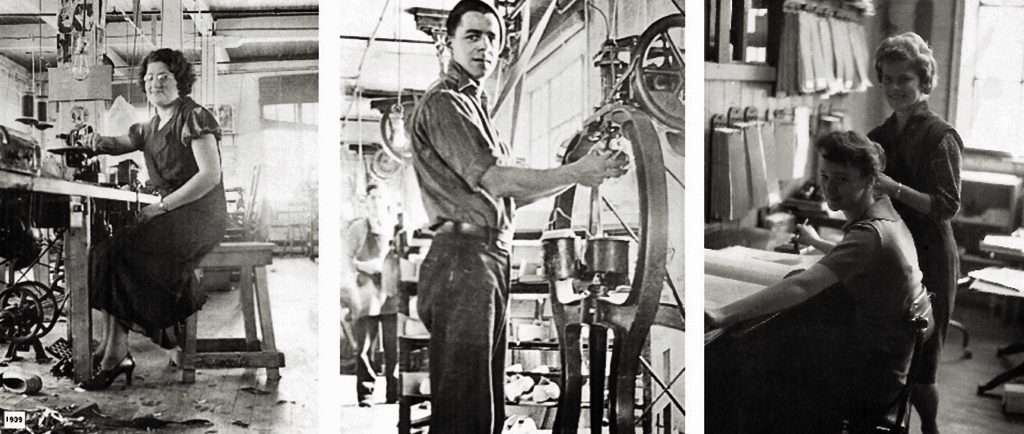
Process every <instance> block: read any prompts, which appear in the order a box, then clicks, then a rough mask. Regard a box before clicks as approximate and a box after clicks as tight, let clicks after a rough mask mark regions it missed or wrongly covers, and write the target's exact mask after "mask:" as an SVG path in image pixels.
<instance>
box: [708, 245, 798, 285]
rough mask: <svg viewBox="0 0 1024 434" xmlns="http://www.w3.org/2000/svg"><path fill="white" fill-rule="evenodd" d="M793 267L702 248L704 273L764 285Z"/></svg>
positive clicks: (781, 276) (783, 275) (784, 274)
mask: <svg viewBox="0 0 1024 434" xmlns="http://www.w3.org/2000/svg"><path fill="white" fill-rule="evenodd" d="M795 268H796V267H792V266H789V265H783V264H779V263H776V262H771V261H762V260H758V259H753V258H750V257H746V256H745V255H743V254H738V253H735V252H732V253H730V252H723V251H720V250H711V249H704V274H705V275H713V276H718V277H725V278H728V279H733V280H739V281H742V282H749V283H756V284H758V285H762V286H765V285H771V284H773V283H775V282H778V281H780V280H782V279H783V278H785V277H786V275H787V274H789V272H790V271H792V270H794V269H795ZM705 277H707V276H705Z"/></svg>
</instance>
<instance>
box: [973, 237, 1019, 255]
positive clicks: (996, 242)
mask: <svg viewBox="0 0 1024 434" xmlns="http://www.w3.org/2000/svg"><path fill="white" fill-rule="evenodd" d="M981 248H982V249H983V250H987V251H990V252H996V253H1005V254H1008V255H1016V256H1024V238H1022V237H1012V236H1007V235H985V239H984V240H982V241H981Z"/></svg>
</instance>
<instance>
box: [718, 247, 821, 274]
mask: <svg viewBox="0 0 1024 434" xmlns="http://www.w3.org/2000/svg"><path fill="white" fill-rule="evenodd" d="M719 252H725V253H730V254H735V255H737V256H741V257H744V258H750V259H757V260H759V261H768V262H774V263H776V264H782V265H786V266H789V267H793V269H804V270H806V269H808V268H811V265H814V264H816V263H817V262H818V261H820V260H821V258H822V257H824V256H823V255H821V254H809V255H796V254H793V253H783V252H776V251H774V250H760V249H754V248H750V247H746V246H729V247H726V248H724V249H720V250H719Z"/></svg>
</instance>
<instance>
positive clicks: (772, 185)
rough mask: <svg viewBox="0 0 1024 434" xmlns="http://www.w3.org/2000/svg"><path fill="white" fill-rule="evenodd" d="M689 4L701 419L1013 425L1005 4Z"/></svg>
mask: <svg viewBox="0 0 1024 434" xmlns="http://www.w3.org/2000/svg"><path fill="white" fill-rule="evenodd" d="M703 21H704V32H703V33H704V34H703V35H702V36H703V41H704V72H705V75H704V95H703V98H704V99H703V101H704V121H705V124H704V126H703V132H704V140H703V143H704V176H703V182H704V191H705V194H704V204H705V206H704V226H705V227H704V233H705V237H704V248H705V249H704V256H703V257H704V259H703V263H704V291H703V292H704V302H705V303H704V332H705V336H704V342H705V345H704V366H703V375H704V406H705V408H704V419H703V432H707V433H875V432H896V433H917V432H920V433H939V432H942V433H1015V432H1021V430H1022V429H1024V384H1021V381H1022V379H1024V378H1022V375H1024V364H1021V353H1022V345H1021V344H1020V342H1021V340H1022V339H1024V333H1022V331H1024V328H1022V327H1021V324H1022V316H1021V312H1020V301H1021V299H1022V298H1024V296H1022V295H1021V294H1022V293H1021V290H1022V289H1024V288H1022V287H1021V282H1024V271H1022V266H1024V250H1022V248H1024V231H1022V230H1021V226H1022V223H1024V222H1022V220H1021V218H1022V217H1021V188H1022V185H1024V178H1022V177H1024V172H1022V171H1021V166H1020V158H1021V156H1022V154H1024V147H1022V146H1021V144H1020V142H1018V140H1020V138H1021V129H1020V126H1019V122H1018V119H1019V115H1020V113H1021V109H1022V103H1024V98H1022V94H1021V90H1022V87H1021V86H1022V78H1021V77H1022V75H1021V71H1022V70H1024V55H1022V53H1024V52H1022V48H1021V47H1022V44H1021V42H1022V38H1021V28H1022V27H1021V26H1022V23H1024V2H1019V1H987V0H967V1H963V0H960V1H950V2H945V1H932V0H875V1H870V0H843V1H823V0H785V1H781V0H780V1H772V0H753V1H746V2H734V1H726V0H709V1H707V2H705V9H704V13H703ZM691 251H692V250H691ZM691 251H688V252H687V253H690V252H691Z"/></svg>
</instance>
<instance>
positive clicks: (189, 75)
mask: <svg viewBox="0 0 1024 434" xmlns="http://www.w3.org/2000/svg"><path fill="white" fill-rule="evenodd" d="M153 62H161V63H163V64H164V65H167V69H169V70H170V71H171V73H172V74H174V80H175V81H177V82H178V95H180V96H188V95H190V94H191V93H192V84H193V83H195V82H196V74H195V73H194V72H192V64H191V63H189V62H188V59H186V58H185V53H182V52H181V51H178V50H172V49H170V48H160V49H158V50H156V51H152V52H150V53H149V54H147V55H146V57H145V58H144V59H142V68H141V69H139V86H142V88H143V89H145V88H146V70H147V69H148V68H149V64H150V63H153Z"/></svg>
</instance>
